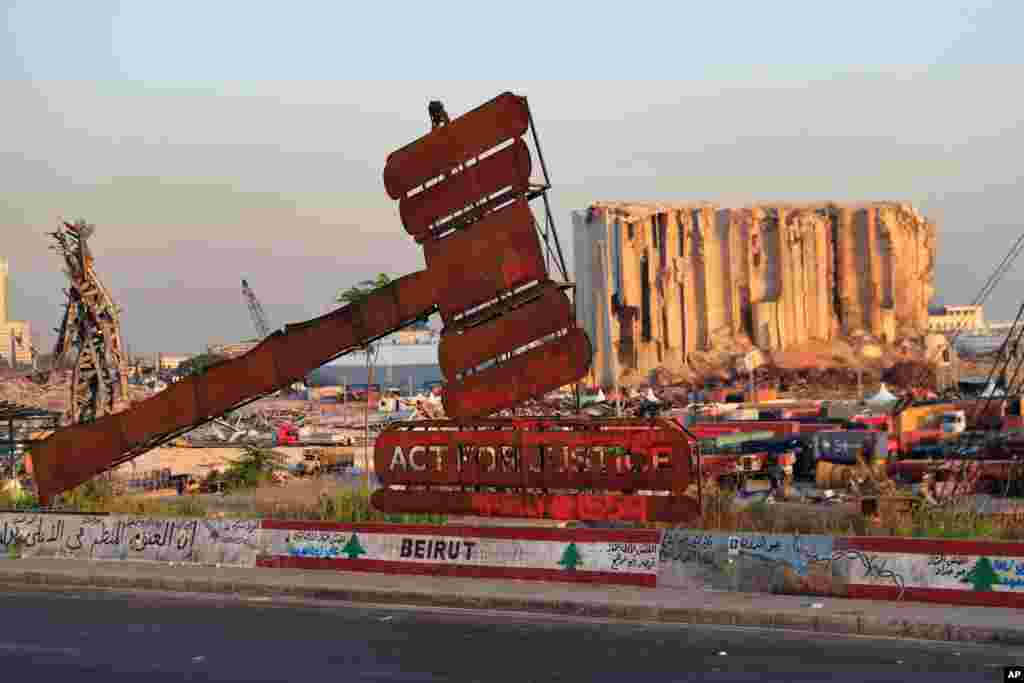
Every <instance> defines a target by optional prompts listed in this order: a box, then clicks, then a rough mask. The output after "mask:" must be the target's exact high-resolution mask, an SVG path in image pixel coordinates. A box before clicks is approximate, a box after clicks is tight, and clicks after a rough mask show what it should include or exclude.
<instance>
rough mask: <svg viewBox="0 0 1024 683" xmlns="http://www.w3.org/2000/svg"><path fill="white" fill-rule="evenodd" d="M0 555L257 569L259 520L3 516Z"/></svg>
mask: <svg viewBox="0 0 1024 683" xmlns="http://www.w3.org/2000/svg"><path fill="white" fill-rule="evenodd" d="M0 551H2V552H4V553H6V554H8V555H10V554H17V555H19V556H21V557H65V558H77V559H96V560H154V561H168V562H200V563H209V564H241V565H246V566H253V565H255V561H256V554H257V553H258V551H259V522H258V521H253V520H238V521H235V520H197V519H192V520H182V519H158V518H147V517H122V516H109V517H106V516H103V517H98V516H86V515H18V514H4V515H0Z"/></svg>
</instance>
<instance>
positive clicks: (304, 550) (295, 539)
mask: <svg viewBox="0 0 1024 683" xmlns="http://www.w3.org/2000/svg"><path fill="white" fill-rule="evenodd" d="M348 539H349V536H348V535H347V534H345V533H338V532H331V531H291V532H289V533H288V535H287V536H286V537H285V545H286V546H287V548H288V555H290V556H292V557H319V558H322V559H337V558H339V557H346V555H345V553H344V550H343V548H344V547H345V544H346V543H347V542H348Z"/></svg>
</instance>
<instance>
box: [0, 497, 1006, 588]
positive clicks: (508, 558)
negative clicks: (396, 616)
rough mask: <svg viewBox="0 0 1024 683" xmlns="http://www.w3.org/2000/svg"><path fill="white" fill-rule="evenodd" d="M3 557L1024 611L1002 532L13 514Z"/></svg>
mask: <svg viewBox="0 0 1024 683" xmlns="http://www.w3.org/2000/svg"><path fill="white" fill-rule="evenodd" d="M0 553H2V554H3V555H5V556H13V555H16V556H20V557H39V558H68V559H93V560H128V561H133V560H135V561H150V562H183V563H197V564H210V565H212V564H219V565H233V566H241V567H291V568H305V569H325V570H334V571H368V572H385V573H396V574H424V575H439V576H464V577H470V578H473V577H476V578H499V579H529V580H540V581H574V582H589V583H602V584H625V585H639V586H651V587H654V586H658V587H662V588H679V589H683V590H701V589H717V590H734V591H746V592H762V593H786V594H797V595H821V596H833V597H850V598H869V599H879V600H909V601H926V602H938V603H945V604H963V605H989V606H1000V607H1015V608H1024V543H1003V542H997V541H953V540H930V539H905V538H891V537H835V538H833V537H831V536H797V535H790V534H752V533H734V534H729V533H707V532H704V531H700V530H689V529H667V530H663V531H658V530H654V529H648V530H618V529H615V530H613V529H548V528H533V527H474V526H426V525H398V524H332V523H318V522H283V521H271V520H264V521H262V522H260V521H257V520H195V519H161V518H149V517H131V516H120V515H111V516H89V515H52V514H15V513H0Z"/></svg>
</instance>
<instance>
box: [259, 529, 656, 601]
mask: <svg viewBox="0 0 1024 683" xmlns="http://www.w3.org/2000/svg"><path fill="white" fill-rule="evenodd" d="M263 533H264V542H265V545H266V547H267V554H266V555H264V556H261V557H259V558H258V559H257V566H261V567H292V568H303V569H333V570H336V571H368V572H385V573H395V574H429V575H435V576H436V575H440V576H466V577H478V578H502V579H528V580H540V581H582V582H590V583H605V584H627V585H641V586H652V587H653V586H655V585H656V583H657V570H658V532H657V531H656V530H603V529H600V530H598V529H546V528H513V527H470V526H420V525H415V526H414V525H409V526H403V525H396V524H327V523H325V524H320V523H307V522H272V521H265V522H264V523H263Z"/></svg>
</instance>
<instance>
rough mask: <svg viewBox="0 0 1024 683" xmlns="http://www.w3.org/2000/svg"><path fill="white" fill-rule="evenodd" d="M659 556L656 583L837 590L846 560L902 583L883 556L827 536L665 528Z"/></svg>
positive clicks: (841, 589)
mask: <svg viewBox="0 0 1024 683" xmlns="http://www.w3.org/2000/svg"><path fill="white" fill-rule="evenodd" d="M660 560H661V562H660V565H661V566H660V569H659V572H658V585H660V586H677V587H683V588H694V589H700V588H714V589H718V590H735V591H744V592H757V593H794V594H802V595H835V596H841V595H845V594H846V592H847V586H848V584H849V582H850V577H851V571H850V569H849V568H850V567H852V566H857V567H860V568H861V569H860V572H859V574H858V575H864V576H872V577H874V578H875V579H876V580H878V581H879V582H881V583H884V584H885V585H891V586H894V587H896V588H898V589H899V590H900V591H901V592H902V590H903V583H904V581H903V576H902V574H901V573H900V572H898V571H894V570H893V568H892V567H891V566H889V560H888V559H887V558H880V557H879V556H878V554H869V553H864V552H861V551H859V550H851V549H837V548H835V539H834V538H833V537H832V536H811V535H808V536H803V535H797V534H756V533H731V534H728V533H713V532H712V533H709V532H703V531H694V530H689V529H668V530H665V531H664V532H663V533H662V541H661V554H660ZM853 573H854V574H856V573H857V572H853Z"/></svg>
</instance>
